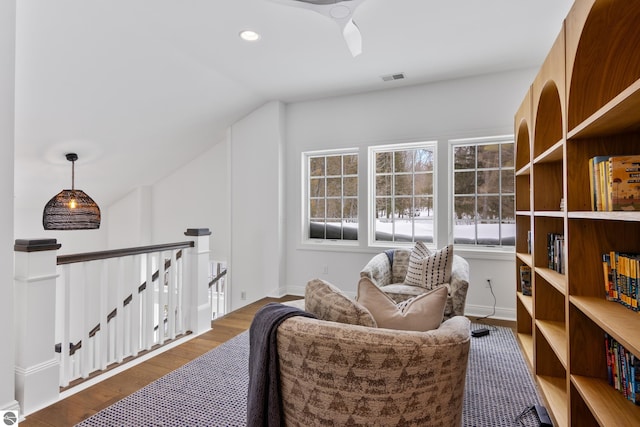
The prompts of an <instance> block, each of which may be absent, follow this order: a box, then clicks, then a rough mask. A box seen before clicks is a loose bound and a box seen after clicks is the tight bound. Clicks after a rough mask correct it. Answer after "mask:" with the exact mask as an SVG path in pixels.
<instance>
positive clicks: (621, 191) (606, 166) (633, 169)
mask: <svg viewBox="0 0 640 427" xmlns="http://www.w3.org/2000/svg"><path fill="white" fill-rule="evenodd" d="M588 171H589V172H588V173H589V184H590V188H589V189H590V198H591V207H592V210H594V211H640V155H626V156H595V157H592V158H590V159H589V164H588Z"/></svg>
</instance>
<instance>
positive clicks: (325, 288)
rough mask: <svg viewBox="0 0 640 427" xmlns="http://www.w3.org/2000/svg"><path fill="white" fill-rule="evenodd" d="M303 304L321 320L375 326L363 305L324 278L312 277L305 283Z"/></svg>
mask: <svg viewBox="0 0 640 427" xmlns="http://www.w3.org/2000/svg"><path fill="white" fill-rule="evenodd" d="M304 305H305V307H304V308H305V310H306V311H308V312H310V313H313V314H315V315H316V317H317V318H318V319H321V320H328V321H330V322H339V323H348V324H350V325H361V326H369V327H372V328H375V327H376V326H377V325H376V321H375V320H374V318H373V316H372V315H371V313H369V311H368V310H367V309H366V308H365V307H363V306H362V305H361V304H359V303H358V302H356V301H354V300H353V299H351V298H349V297H348V296H347V295H345V294H344V293H343V292H342V291H341V290H340V289H338V288H337V287H336V286H334V285H332V284H331V283H329V282H325V281H324V280H320V279H314V280H311V281H310V282H309V283H307V287H306V288H305V293H304Z"/></svg>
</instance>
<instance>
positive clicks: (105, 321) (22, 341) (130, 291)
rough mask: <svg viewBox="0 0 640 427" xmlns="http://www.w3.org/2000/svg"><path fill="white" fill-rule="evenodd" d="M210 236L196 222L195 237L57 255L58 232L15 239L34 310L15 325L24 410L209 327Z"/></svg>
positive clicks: (22, 300) (27, 305) (25, 292)
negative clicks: (54, 235)
mask: <svg viewBox="0 0 640 427" xmlns="http://www.w3.org/2000/svg"><path fill="white" fill-rule="evenodd" d="M210 234H211V233H210V232H209V230H208V229H188V230H187V232H186V233H185V235H187V236H190V237H192V238H193V239H194V240H192V241H185V242H178V243H171V244H164V245H154V246H145V247H137V248H128V249H122V250H112V251H102V252H93V253H84V254H75V255H62V256H58V257H55V251H56V250H57V249H58V248H59V247H60V245H58V244H57V242H56V241H55V239H41V240H16V267H15V270H16V286H20V287H21V290H20V291H19V292H16V296H17V299H16V304H17V309H18V310H22V311H24V312H25V313H29V315H30V316H32V318H29V322H25V324H24V325H22V327H21V328H20V329H19V330H18V331H17V333H16V341H17V348H18V349H19V350H21V349H23V348H24V349H25V351H19V352H18V354H17V357H16V372H18V373H20V375H21V377H18V376H17V379H18V381H16V384H17V387H20V390H16V395H17V396H18V401H19V402H20V403H21V407H22V408H21V409H22V413H23V414H25V415H26V414H28V413H30V412H32V411H33V410H37V409H39V407H42V406H44V405H46V404H50V403H52V401H51V399H52V396H55V397H56V398H57V396H59V391H60V390H59V387H63V388H64V387H69V386H73V385H75V384H74V382H76V381H77V380H80V379H86V378H89V377H94V376H97V375H99V374H100V373H102V372H104V371H106V370H109V369H110V368H112V367H114V366H115V365H116V364H122V363H126V362H128V361H130V360H132V359H134V358H135V357H136V356H138V355H140V354H141V353H142V352H151V351H156V350H158V349H159V348H160V347H161V346H162V345H163V344H165V343H168V342H170V341H173V340H176V339H178V338H181V337H183V336H185V335H187V334H191V333H195V334H200V333H202V332H204V331H206V330H208V329H210V327H211V311H210V309H209V308H208V307H210V301H209V300H208V298H207V296H208V295H207V293H208V291H209V281H208V280H207V276H208V273H209V263H208V253H209V235H210ZM43 242H44V243H46V244H43ZM34 248H35V249H34ZM44 251H47V252H46V253H45V252H44ZM40 253H42V255H39V254H40ZM49 254H52V255H53V256H52V255H49ZM56 258H57V267H56V265H55V264H56ZM51 262H53V266H51V264H50V263H51ZM39 264H42V265H39ZM47 269H48V270H47ZM43 271H51V272H50V273H46V274H45V275H43V274H42V272H43ZM56 276H57V280H56ZM35 283H37V285H34V284H35ZM43 285H46V287H44V286H43ZM45 290H46V292H45ZM36 292H38V293H39V294H37V293H36ZM45 294H46V295H47V297H46V298H43V297H42V295H45ZM36 296H38V298H35V297H36ZM34 298H35V299H34ZM22 311H21V312H22ZM39 313H42V314H43V315H42V317H39V316H38V314H39ZM43 325H50V326H51V327H42V326H43ZM32 340H38V342H39V343H40V344H42V345H44V347H43V350H42V351H40V352H39V353H41V354H42V355H41V356H37V357H34V356H33V354H32V352H29V351H27V350H29V349H30V348H31V347H34V348H35V347H37V346H36V345H35V343H32V342H31V341H32ZM47 342H48V343H50V344H49V345H50V347H48V345H47V344H46V343H47ZM47 348H50V349H51V351H50V352H49V351H45V349H47ZM54 349H55V353H54ZM52 357H53V358H52ZM39 358H40V359H41V360H38V359H39ZM54 366H55V367H56V369H57V371H58V372H59V374H58V379H57V381H56V380H55V379H52V377H51V375H50V372H51V371H50V369H49V368H50V367H54ZM43 367H46V370H45V369H43ZM45 371H46V373H47V375H46V378H45V376H44V375H42V372H45ZM52 380H53V381H55V382H53V381H52ZM43 389H46V390H47V391H46V392H43Z"/></svg>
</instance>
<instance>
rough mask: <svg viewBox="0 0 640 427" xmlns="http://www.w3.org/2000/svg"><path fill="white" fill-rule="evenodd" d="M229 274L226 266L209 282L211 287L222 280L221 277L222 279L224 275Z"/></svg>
mask: <svg viewBox="0 0 640 427" xmlns="http://www.w3.org/2000/svg"><path fill="white" fill-rule="evenodd" d="M226 275H227V269H226V268H225V269H224V270H222V271H221V272H220V273H218V275H217V276H216V277H214V278H213V279H211V281H210V282H209V287H212V286H213V285H215V284H216V283H218V281H220V279H222V278H223V277H224V276H226Z"/></svg>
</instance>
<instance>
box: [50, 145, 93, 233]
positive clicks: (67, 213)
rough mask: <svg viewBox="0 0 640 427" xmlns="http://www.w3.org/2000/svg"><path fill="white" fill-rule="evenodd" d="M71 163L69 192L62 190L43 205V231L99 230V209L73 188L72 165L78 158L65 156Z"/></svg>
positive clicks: (85, 194)
mask: <svg viewBox="0 0 640 427" xmlns="http://www.w3.org/2000/svg"><path fill="white" fill-rule="evenodd" d="M66 156H67V160H69V161H71V162H72V175H71V190H62V191H61V192H59V193H58V194H56V195H55V196H54V197H53V198H52V199H51V200H49V202H48V203H47V204H46V205H45V207H44V211H43V212H42V225H43V227H44V229H45V230H93V229H96V228H100V208H99V207H98V204H97V203H96V202H94V201H93V199H92V198H91V197H89V195H88V194H87V193H85V192H84V191H82V190H76V189H75V188H74V180H75V169H74V166H75V165H74V164H73V162H75V161H76V160H77V159H78V156H77V155H76V154H74V153H70V154H67V155H66Z"/></svg>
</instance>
